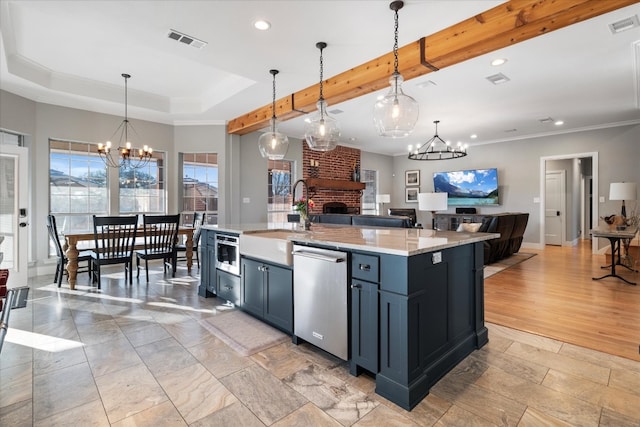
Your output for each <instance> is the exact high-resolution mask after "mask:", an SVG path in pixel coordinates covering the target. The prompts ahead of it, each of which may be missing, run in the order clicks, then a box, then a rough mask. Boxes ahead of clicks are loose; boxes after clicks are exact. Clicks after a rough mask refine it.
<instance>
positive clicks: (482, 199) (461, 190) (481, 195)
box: [433, 168, 500, 206]
mask: <svg viewBox="0 0 640 427" xmlns="http://www.w3.org/2000/svg"><path fill="white" fill-rule="evenodd" d="M433 188H434V189H435V191H436V193H439V192H443V193H447V195H448V197H447V203H448V205H449V206H496V205H499V204H500V203H499V201H498V170H497V169H496V168H491V169H469V170H460V171H451V172H436V173H434V174H433Z"/></svg>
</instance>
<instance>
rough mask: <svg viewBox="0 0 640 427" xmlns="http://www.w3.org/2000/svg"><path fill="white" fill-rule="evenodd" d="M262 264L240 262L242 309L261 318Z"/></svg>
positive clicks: (262, 295)
mask: <svg viewBox="0 0 640 427" xmlns="http://www.w3.org/2000/svg"><path fill="white" fill-rule="evenodd" d="M263 270H264V264H263V263H261V262H257V261H254V260H251V259H247V258H242V259H241V260H240V271H241V272H242V274H241V275H242V309H243V310H246V311H248V312H250V313H253V314H255V315H256V316H259V317H263V301H264V291H263V282H264V277H263V276H264V271H263Z"/></svg>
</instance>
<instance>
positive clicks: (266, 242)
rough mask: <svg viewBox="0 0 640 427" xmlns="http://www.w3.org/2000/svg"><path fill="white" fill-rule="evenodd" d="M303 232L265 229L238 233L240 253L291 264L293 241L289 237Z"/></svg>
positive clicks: (268, 260) (277, 262)
mask: <svg viewBox="0 0 640 427" xmlns="http://www.w3.org/2000/svg"><path fill="white" fill-rule="evenodd" d="M301 234H302V235H303V234H304V232H301V231H292V230H265V231H259V232H256V233H243V234H241V235H240V255H246V256H250V257H253V258H257V259H260V260H263V261H267V262H273V263H276V264H282V265H289V266H291V265H293V256H292V254H291V252H292V251H293V243H292V242H291V240H289V239H290V238H291V237H295V236H300V235H301Z"/></svg>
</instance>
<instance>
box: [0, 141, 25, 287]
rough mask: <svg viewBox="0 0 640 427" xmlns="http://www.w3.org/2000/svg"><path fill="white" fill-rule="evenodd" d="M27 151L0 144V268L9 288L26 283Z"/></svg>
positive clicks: (22, 148)
mask: <svg viewBox="0 0 640 427" xmlns="http://www.w3.org/2000/svg"><path fill="white" fill-rule="evenodd" d="M28 156H29V150H28V149H27V148H25V147H18V146H14V145H6V144H3V145H0V178H1V179H0V240H3V241H2V242H1V243H0V253H1V254H2V255H1V257H2V261H0V268H8V269H9V282H8V283H9V287H10V288H14V287H18V286H26V285H27V277H28V271H27V268H28V255H29V250H28V248H29V232H28V225H29V212H28V210H27V206H28V172H27V164H28Z"/></svg>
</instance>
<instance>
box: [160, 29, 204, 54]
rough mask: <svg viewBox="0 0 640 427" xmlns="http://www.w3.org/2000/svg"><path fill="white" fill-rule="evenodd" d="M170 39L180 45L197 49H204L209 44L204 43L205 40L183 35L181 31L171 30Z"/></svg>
mask: <svg viewBox="0 0 640 427" xmlns="http://www.w3.org/2000/svg"><path fill="white" fill-rule="evenodd" d="M168 37H169V38H170V39H173V40H175V41H178V42H180V43H184V44H186V45H189V46H192V47H195V48H197V49H202V48H203V47H205V46H206V45H207V42H205V41H203V40H199V39H197V38H195V37H192V36H188V35H186V34H184V33H181V32H180V31H176V30H169V34H168Z"/></svg>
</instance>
